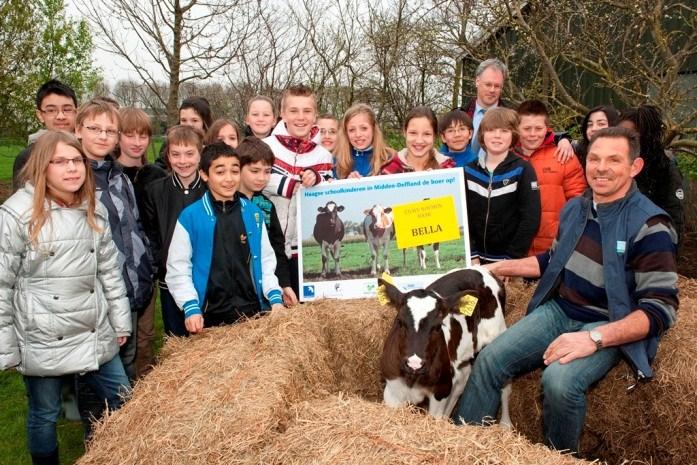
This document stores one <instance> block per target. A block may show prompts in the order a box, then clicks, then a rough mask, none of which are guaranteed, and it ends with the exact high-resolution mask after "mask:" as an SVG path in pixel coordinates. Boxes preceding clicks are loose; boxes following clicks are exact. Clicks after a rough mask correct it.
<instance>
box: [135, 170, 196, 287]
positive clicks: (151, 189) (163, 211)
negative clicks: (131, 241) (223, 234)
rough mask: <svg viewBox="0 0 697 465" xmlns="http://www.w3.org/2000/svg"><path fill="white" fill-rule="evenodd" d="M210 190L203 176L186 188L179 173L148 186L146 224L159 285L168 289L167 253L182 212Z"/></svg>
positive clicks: (144, 221)
mask: <svg viewBox="0 0 697 465" xmlns="http://www.w3.org/2000/svg"><path fill="white" fill-rule="evenodd" d="M205 192H206V184H205V183H204V182H203V180H202V179H201V177H200V175H198V174H197V175H196V179H195V180H194V181H193V182H192V183H191V184H190V185H189V187H187V188H185V187H184V185H183V184H182V183H181V181H180V180H179V178H178V177H177V175H176V174H175V173H172V174H170V175H169V176H167V177H164V178H160V179H156V180H155V181H153V182H152V183H150V184H149V185H147V186H146V187H145V195H144V196H143V214H142V217H143V227H144V228H145V233H146V234H147V236H148V239H149V240H150V248H151V250H152V255H153V261H154V263H155V276H156V277H157V279H158V280H159V286H160V287H161V288H163V289H166V288H167V284H166V283H165V275H166V274H167V268H166V264H167V252H168V251H169V244H170V242H171V241H172V234H174V227H175V226H176V225H177V219H178V218H179V214H180V213H181V211H182V210H183V209H184V208H186V207H187V206H189V205H191V204H192V203H194V202H195V201H197V200H198V199H200V198H201V197H203V194H204V193H205Z"/></svg>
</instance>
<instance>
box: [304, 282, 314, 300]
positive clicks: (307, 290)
mask: <svg viewBox="0 0 697 465" xmlns="http://www.w3.org/2000/svg"><path fill="white" fill-rule="evenodd" d="M303 296H305V297H314V296H315V286H312V285H309V284H307V285H305V286H303Z"/></svg>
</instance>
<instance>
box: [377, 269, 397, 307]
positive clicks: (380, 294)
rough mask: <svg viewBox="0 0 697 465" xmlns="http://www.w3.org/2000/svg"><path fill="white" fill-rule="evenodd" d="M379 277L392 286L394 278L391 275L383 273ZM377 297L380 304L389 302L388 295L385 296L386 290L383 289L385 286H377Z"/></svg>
mask: <svg viewBox="0 0 697 465" xmlns="http://www.w3.org/2000/svg"><path fill="white" fill-rule="evenodd" d="M380 277H381V278H382V280H383V281H385V282H387V283H390V284H392V285H393V286H394V280H393V279H392V276H390V275H388V274H387V273H383V274H382V276H380ZM377 298H378V302H379V303H380V305H388V304H389V303H390V299H389V297H387V290H386V289H385V286H378V295H377Z"/></svg>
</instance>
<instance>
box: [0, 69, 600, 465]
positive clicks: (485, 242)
mask: <svg viewBox="0 0 697 465" xmlns="http://www.w3.org/2000/svg"><path fill="white" fill-rule="evenodd" d="M36 103H37V117H38V118H39V120H40V121H41V122H42V123H44V125H45V128H46V129H45V130H44V131H43V132H42V133H41V134H38V135H37V137H36V142H33V143H32V145H30V146H29V147H28V149H27V150H25V151H23V152H22V154H20V156H18V158H17V161H16V164H15V181H16V182H15V184H14V185H15V186H16V189H18V190H17V192H16V193H15V194H14V195H13V196H12V197H10V199H8V200H7V201H6V202H5V204H3V205H2V207H0V236H2V240H0V261H2V266H1V267H0V269H1V270H2V271H1V272H0V273H1V280H0V292H2V293H3V296H4V298H3V299H0V368H2V369H7V368H13V367H15V368H17V369H18V371H20V372H21V373H22V374H23V375H24V379H25V384H26V386H27V395H28V399H29V419H28V434H29V449H30V452H31V454H32V460H33V462H34V463H58V452H57V447H58V445H57V442H56V437H55V423H56V420H57V418H58V416H59V412H60V404H61V397H60V385H61V383H62V381H63V377H64V376H65V375H70V376H72V375H74V374H78V375H77V376H76V377H75V378H76V379H78V380H79V382H78V387H77V389H78V393H79V394H80V395H82V392H83V391H90V390H91V391H92V394H93V396H95V398H96V399H97V402H96V403H95V402H92V403H91V405H92V408H87V409H85V408H84V407H83V406H81V410H82V412H81V413H82V414H83V417H85V416H90V415H91V416H98V415H99V413H100V409H101V408H103V405H104V401H105V400H106V401H107V403H108V405H109V407H110V408H116V407H118V405H119V404H120V402H121V401H122V400H121V399H122V398H121V397H119V395H120V394H123V393H124V392H128V390H129V387H130V382H132V381H133V380H134V379H136V378H137V377H138V376H140V375H142V374H143V373H145V372H146V371H147V369H148V367H149V366H150V365H151V364H152V363H153V352H152V344H153V338H154V330H153V318H154V316H153V315H154V297H153V290H154V287H158V288H159V295H160V303H161V309H162V316H163V320H164V328H165V331H166V333H167V334H168V335H174V336H187V335H189V334H196V333H199V332H201V331H202V330H203V329H204V328H206V327H211V326H217V325H221V324H230V323H234V322H236V321H238V320H239V319H240V318H243V317H249V316H253V315H256V314H259V313H261V312H266V311H270V312H271V313H278V312H282V311H284V310H283V309H284V308H285V307H292V306H293V305H295V304H296V303H297V294H298V264H297V241H298V238H297V232H296V229H297V227H296V211H297V195H296V194H297V192H298V189H299V188H300V186H304V187H312V186H316V185H318V184H321V183H325V182H331V181H332V180H333V179H335V178H336V179H350V178H360V177H365V176H374V175H387V174H393V173H403V172H412V171H424V170H431V169H441V168H454V167H461V168H463V175H464V176H465V179H466V193H467V206H468V223H469V232H470V239H471V247H472V256H473V258H474V259H475V260H479V261H480V262H491V261H496V260H500V259H505V258H519V257H523V256H525V255H527V254H536V253H540V252H541V251H545V250H547V249H548V248H549V246H550V245H551V242H552V240H553V238H554V236H555V235H556V230H557V227H558V218H559V212H560V211H561V208H562V207H563V205H564V203H565V202H566V200H568V199H569V198H571V197H573V196H575V195H579V194H580V193H581V192H582V191H583V190H584V189H585V187H586V181H585V177H584V174H583V169H582V167H581V164H580V163H579V161H578V160H577V159H576V158H575V157H572V158H571V159H569V160H564V161H563V162H562V161H559V160H558V159H557V158H556V154H555V150H554V149H555V143H554V133H553V132H552V130H551V128H550V122H549V116H548V114H547V109H546V108H545V106H544V105H543V104H542V103H541V102H539V101H528V102H524V103H523V104H521V105H520V107H519V109H518V111H517V112H516V111H514V110H511V109H506V108H493V109H490V110H488V111H487V112H486V114H485V115H484V117H483V119H482V121H481V123H480V125H479V130H478V133H477V135H476V137H477V141H478V145H480V146H481V147H482V149H483V151H481V152H476V151H475V150H473V149H472V148H471V147H472V144H471V140H472V137H473V126H472V121H471V119H470V117H469V116H468V115H467V114H466V113H465V112H464V111H461V110H454V111H451V112H449V113H447V114H445V115H444V116H443V117H442V118H441V119H440V121H439V120H438V119H437V118H436V115H435V114H434V113H433V111H432V110H431V109H430V108H428V107H423V106H421V107H416V108H414V109H413V110H412V111H411V112H410V113H409V114H408V116H407V117H406V119H405V122H404V126H403V135H404V139H405V148H404V149H402V150H400V151H395V150H393V149H392V148H390V147H388V145H387V143H386V141H385V139H384V137H383V134H382V131H381V130H380V126H379V124H378V121H377V118H376V115H375V113H374V111H373V110H372V109H371V107H370V106H368V105H366V104H357V105H354V106H352V107H351V108H349V109H348V110H347V111H346V113H345V114H344V115H343V117H342V118H341V120H340V121H339V120H337V119H336V118H334V117H332V116H331V115H322V116H320V117H317V105H316V99H315V95H314V93H313V92H312V90H311V89H309V88H307V87H305V86H294V87H290V88H288V89H286V90H285V91H284V92H283V94H282V97H281V102H280V119H278V120H277V115H276V111H275V106H274V102H273V101H272V100H271V99H270V98H268V97H264V96H258V97H255V98H253V99H252V100H250V102H248V105H247V113H246V118H245V123H246V126H245V127H244V129H243V131H240V129H239V128H238V126H237V125H236V124H235V123H234V122H232V121H230V120H226V119H219V120H216V121H212V117H211V111H210V106H209V105H208V102H207V101H206V100H205V99H204V98H202V97H191V98H188V99H186V100H184V102H183V103H182V105H181V107H180V110H179V124H178V125H176V126H174V127H172V128H170V129H169V130H168V131H167V134H166V140H165V143H164V144H163V150H162V152H161V153H160V158H158V160H157V161H156V162H155V163H153V164H149V163H148V162H147V157H146V150H147V148H148V146H149V144H150V142H151V137H152V133H153V131H152V126H151V123H150V119H149V117H148V116H147V114H145V113H144V112H143V111H142V110H140V109H135V108H121V109H119V108H118V104H117V103H116V102H114V101H111V100H110V99H107V98H97V99H93V100H90V101H89V102H86V103H84V104H83V105H82V106H80V107H79V108H78V107H77V99H76V97H75V94H74V92H72V90H71V89H70V88H69V87H67V86H65V85H63V84H61V83H60V82H58V81H49V82H48V83H46V84H45V85H44V86H42V88H41V89H40V90H39V92H38V94H37V102H36ZM596 119H597V118H596ZM594 123H595V120H593V119H590V120H589V123H588V124H589V125H590V124H594ZM589 127H590V126H589ZM439 136H440V139H441V140H442V142H443V145H442V146H441V147H440V149H437V148H436V147H437V146H436V142H437V139H438V137H439ZM588 137H590V136H588ZM56 355H58V356H56ZM118 355H120V356H118ZM49 385H50V386H49ZM45 386H49V387H45ZM81 403H82V404H85V405H90V402H89V399H85V400H84V402H83V401H82V398H81ZM95 404H96V407H95ZM87 426H88V427H89V422H87Z"/></svg>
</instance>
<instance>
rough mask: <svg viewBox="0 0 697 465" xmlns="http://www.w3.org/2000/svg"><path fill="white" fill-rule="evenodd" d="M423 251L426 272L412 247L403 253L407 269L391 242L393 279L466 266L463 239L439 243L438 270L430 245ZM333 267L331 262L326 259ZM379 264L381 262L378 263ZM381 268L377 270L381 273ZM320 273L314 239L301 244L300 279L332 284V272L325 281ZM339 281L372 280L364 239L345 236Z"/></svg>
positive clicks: (320, 264)
mask: <svg viewBox="0 0 697 465" xmlns="http://www.w3.org/2000/svg"><path fill="white" fill-rule="evenodd" d="M424 249H425V251H426V269H421V268H420V267H419V258H418V256H417V252H416V249H415V248H410V249H407V251H406V266H405V265H404V263H403V255H402V250H401V249H398V248H397V244H396V243H395V241H391V242H390V247H389V266H390V274H392V275H393V276H416V275H423V274H436V273H445V272H447V271H449V270H452V269H453V268H462V267H464V266H465V258H464V255H465V254H464V251H463V249H464V245H463V241H462V239H460V240H457V241H448V242H443V243H441V244H440V265H441V268H440V270H438V269H437V268H436V264H435V261H434V258H433V249H432V247H431V246H430V245H427V246H425V247H424ZM329 262H330V263H331V264H333V260H331V259H330V260H329ZM381 263H382V261H381ZM382 271H384V270H383V269H381V270H379V271H378V274H380V273H382ZM321 272H322V248H321V247H320V246H319V244H317V242H315V241H314V240H306V241H304V242H303V278H304V280H305V281H324V280H328V281H334V280H336V279H337V276H336V275H335V274H334V269H333V268H332V267H330V271H329V273H328V274H327V276H326V277H325V278H322V277H321ZM341 275H342V278H341V279H359V278H370V277H373V274H372V273H371V255H370V247H369V246H368V243H367V242H366V240H365V238H364V237H363V236H347V237H346V238H345V239H344V240H343V241H342V243H341Z"/></svg>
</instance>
